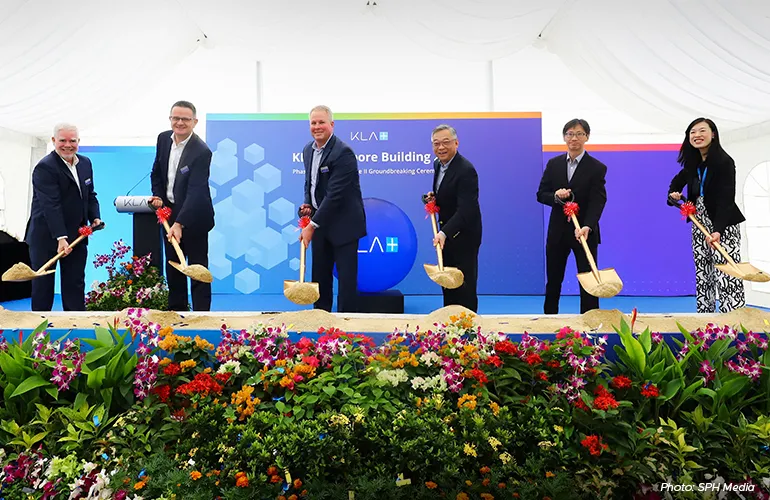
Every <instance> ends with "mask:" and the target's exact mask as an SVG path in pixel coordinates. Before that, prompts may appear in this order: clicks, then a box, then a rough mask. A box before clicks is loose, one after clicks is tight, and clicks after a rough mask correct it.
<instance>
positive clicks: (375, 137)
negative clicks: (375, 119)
mask: <svg viewBox="0 0 770 500" xmlns="http://www.w3.org/2000/svg"><path fill="white" fill-rule="evenodd" d="M350 140H351V141H361V142H367V141H387V140H388V133H387V132H351V133H350Z"/></svg>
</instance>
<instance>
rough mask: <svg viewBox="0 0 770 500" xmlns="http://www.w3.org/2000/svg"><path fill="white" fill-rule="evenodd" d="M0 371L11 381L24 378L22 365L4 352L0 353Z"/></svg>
mask: <svg viewBox="0 0 770 500" xmlns="http://www.w3.org/2000/svg"><path fill="white" fill-rule="evenodd" d="M0 370H2V372H3V373H4V374H5V376H6V377H8V378H9V379H14V380H19V379H22V378H24V369H23V368H22V365H21V364H19V363H18V362H17V361H16V360H15V359H13V358H12V357H11V356H9V355H8V354H6V353H4V352H0Z"/></svg>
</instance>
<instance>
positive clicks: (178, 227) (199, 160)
mask: <svg viewBox="0 0 770 500" xmlns="http://www.w3.org/2000/svg"><path fill="white" fill-rule="evenodd" d="M169 120H170V121H171V130H167V131H165V132H161V134H160V135H158V145H157V149H156V151H155V162H154V163H153V165H152V173H151V174H150V179H151V180H152V194H153V197H152V201H151V204H152V206H153V207H155V208H160V207H162V206H164V205H165V206H168V207H170V208H171V217H170V218H169V220H168V222H169V224H171V231H170V232H169V234H168V237H167V241H166V246H165V252H166V255H167V256H173V257H172V258H171V260H176V257H175V255H176V254H175V252H174V248H173V247H172V246H171V243H170V242H171V240H172V239H175V240H176V241H178V242H179V244H180V246H181V248H182V251H183V252H184V254H185V256H186V257H187V263H188V264H190V265H192V264H200V265H202V266H204V267H208V260H209V237H208V233H209V231H211V229H212V228H213V227H214V206H213V204H212V203H211V192H210V191H209V170H210V167H211V150H210V149H209V147H208V146H207V145H206V143H205V142H203V140H201V138H200V137H198V136H197V135H196V134H195V133H194V132H193V129H194V128H195V125H197V124H198V119H197V118H196V110H195V106H193V104H192V103H191V102H188V101H177V102H175V103H174V105H173V106H171V114H170V116H169ZM183 233H184V238H183V237H182V235H183ZM167 260H168V259H167ZM166 280H167V281H168V291H169V294H168V308H169V310H171V311H186V310H187V309H188V307H187V276H185V275H184V274H182V273H180V272H179V271H178V270H176V269H174V268H173V267H171V266H170V265H169V264H166ZM192 307H193V310H194V311H209V310H211V284H210V283H203V282H200V281H195V280H193V282H192Z"/></svg>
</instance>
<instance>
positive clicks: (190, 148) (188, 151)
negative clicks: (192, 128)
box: [166, 133, 200, 182]
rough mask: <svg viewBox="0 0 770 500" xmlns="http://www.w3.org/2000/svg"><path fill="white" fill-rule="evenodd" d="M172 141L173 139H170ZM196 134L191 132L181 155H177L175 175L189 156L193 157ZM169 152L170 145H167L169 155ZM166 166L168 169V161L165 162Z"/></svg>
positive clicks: (196, 140)
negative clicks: (177, 162)
mask: <svg viewBox="0 0 770 500" xmlns="http://www.w3.org/2000/svg"><path fill="white" fill-rule="evenodd" d="M171 140H172V141H173V139H171ZM199 140H200V139H198V136H197V135H195V134H194V133H193V135H191V136H190V140H189V141H188V142H187V145H186V146H185V148H184V149H183V150H182V156H181V157H179V167H178V168H177V172H176V175H177V177H179V169H181V168H182V167H184V166H186V165H187V164H188V163H189V162H190V159H191V158H194V157H195V153H197V151H198V141H199ZM170 154H171V146H169V155H170ZM166 168H167V169H168V162H166ZM174 182H176V177H175V178H174Z"/></svg>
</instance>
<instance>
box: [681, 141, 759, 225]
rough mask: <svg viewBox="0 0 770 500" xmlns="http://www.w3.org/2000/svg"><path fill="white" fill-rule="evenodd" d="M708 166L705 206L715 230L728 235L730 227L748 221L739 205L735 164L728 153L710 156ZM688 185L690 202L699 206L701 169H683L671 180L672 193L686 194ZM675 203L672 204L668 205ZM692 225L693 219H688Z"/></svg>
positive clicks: (704, 189)
mask: <svg viewBox="0 0 770 500" xmlns="http://www.w3.org/2000/svg"><path fill="white" fill-rule="evenodd" d="M701 167H708V170H706V178H705V179H704V186H703V203H704V205H706V212H707V213H708V216H709V219H711V222H712V223H713V225H714V231H716V232H718V233H720V234H724V232H725V228H727V226H733V225H735V224H740V223H741V222H743V221H745V220H746V218H745V217H744V216H743V214H742V213H741V210H740V209H739V208H738V205H736V204H735V162H734V161H733V159H732V158H731V157H730V155H728V154H726V153H725V154H724V155H722V156H721V157H720V156H717V157H709V158H707V159H706V161H705V162H703V163H702V164H701ZM685 186H687V197H686V198H685V199H686V200H688V201H692V202H693V203H695V200H696V199H697V198H698V196H699V195H700V178H699V176H698V169H697V168H683V169H682V170H680V171H679V173H678V174H676V176H675V177H674V178H673V179H671V184H670V185H669V187H668V192H669V193H673V192H677V193H680V192H682V189H684V187H685ZM668 203H669V204H671V202H668ZM686 220H687V222H690V219H689V217H688V218H687V219H686Z"/></svg>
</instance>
